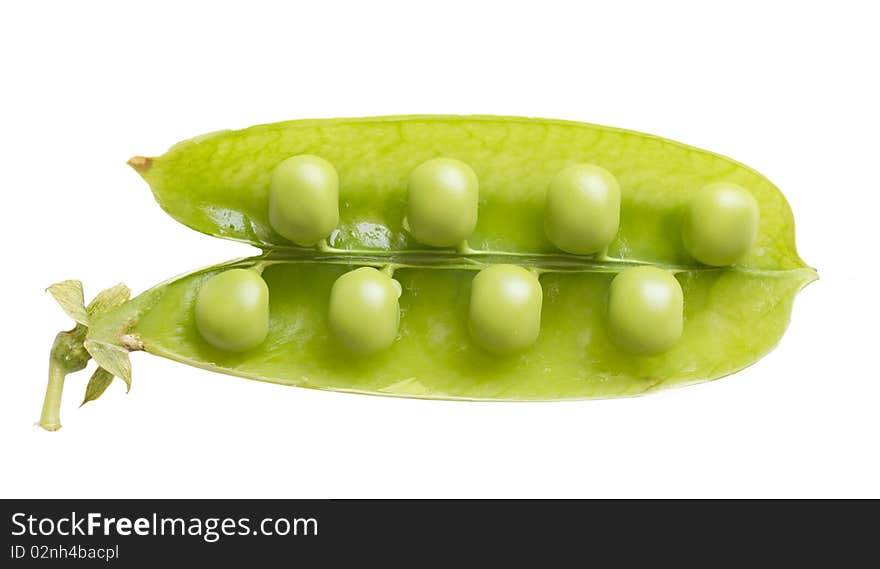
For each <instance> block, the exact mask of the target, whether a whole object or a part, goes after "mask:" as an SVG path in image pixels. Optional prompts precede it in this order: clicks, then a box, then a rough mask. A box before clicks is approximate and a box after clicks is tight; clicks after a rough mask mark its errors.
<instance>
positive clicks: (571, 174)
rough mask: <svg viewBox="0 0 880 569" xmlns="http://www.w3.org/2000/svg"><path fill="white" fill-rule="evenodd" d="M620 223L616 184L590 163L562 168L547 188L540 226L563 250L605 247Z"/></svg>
mask: <svg viewBox="0 0 880 569" xmlns="http://www.w3.org/2000/svg"><path fill="white" fill-rule="evenodd" d="M619 225H620V185H619V184H618V183H617V178H615V177H614V175H613V174H611V172H609V171H608V170H605V169H604V168H600V167H599V166H594V165H593V164H575V165H573V166H568V167H566V168H563V169H562V170H561V171H560V172H559V173H558V174H556V176H555V177H554V178H553V181H552V182H550V187H549V189H548V190H547V198H546V204H545V210H544V229H545V231H546V232H547V237H548V238H549V239H550V241H551V242H552V243H553V244H554V245H556V246H557V247H559V248H560V249H562V250H563V251H565V252H567V253H573V254H575V255H590V254H593V253H597V252H599V251H601V250H602V249H604V248H606V247H607V246H608V244H609V243H611V241H612V240H613V239H614V236H615V235H616V234H617V228H618V226H619Z"/></svg>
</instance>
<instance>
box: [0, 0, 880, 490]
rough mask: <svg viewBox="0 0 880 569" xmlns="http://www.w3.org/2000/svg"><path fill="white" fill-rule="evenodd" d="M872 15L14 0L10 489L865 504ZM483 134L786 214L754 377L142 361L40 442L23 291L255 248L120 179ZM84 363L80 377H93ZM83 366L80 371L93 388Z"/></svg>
mask: <svg viewBox="0 0 880 569" xmlns="http://www.w3.org/2000/svg"><path fill="white" fill-rule="evenodd" d="M871 11H872V6H871V3H870V2H864V3H856V2H844V1H839V0H838V1H835V2H827V3H812V2H791V3H786V2H775V3H771V2H755V3H752V2H742V1H739V2H730V3H727V4H726V5H725V4H721V3H709V2H692V3H682V2H639V3H636V2H598V3H587V2H568V3H566V2H554V1H547V0H544V1H541V2H534V3H519V2H499V3H481V2H476V1H473V0H472V1H468V2H453V1H451V0H445V1H443V2H431V3H418V2H399V3H391V2H380V1H372V2H347V3H344V2H330V1H325V0H322V1H311V2H278V3H274V4H272V3H263V2H256V1H253V0H251V1H248V2H240V3H237V4H235V5H233V4H225V3H222V2H205V3H199V2H187V3H184V2H156V1H149V2H144V1H141V2H107V3H104V4H99V3H95V2H85V1H79V2H55V3H50V2H38V1H34V2H18V3H12V2H9V3H4V4H3V8H0V54H2V56H0V57H2V70H0V73H2V76H0V84H2V87H0V99H2V104H0V115H2V116H0V118H2V120H0V129H2V132H0V146H2V154H0V156H2V172H3V176H2V192H3V193H2V195H3V196H4V206H3V216H2V218H3V229H4V232H3V233H4V235H3V237H4V239H3V245H2V247H3V260H4V263H3V266H4V267H5V269H4V277H3V278H2V280H0V286H2V287H3V288H2V293H3V294H2V298H3V304H2V307H3V308H2V318H0V334H2V344H0V345H2V367H0V369H2V383H0V447H2V448H0V456H2V458H0V461H2V467H0V482H2V484H0V495H2V496H3V497H14V496H23V497H160V496H161V497H527V496H528V497H598V496H623V497H627V496H695V497H698V496H730V497H739V496H873V497H880V483H878V480H880V458H878V435H880V418H878V417H880V415H878V413H880V374H878V371H877V362H878V350H877V346H878V339H880V335H878V332H877V322H878V318H880V312H878V300H877V299H878V296H880V295H878V292H877V291H878V287H880V274H878V269H877V267H878V265H880V260H878V255H877V251H878V239H877V233H878V219H880V218H878V213H877V211H878V197H877V196H878V193H880V187H878V186H880V181H878V180H880V177H878V168H877V163H878V160H880V143H878V140H880V138H878V136H880V134H878V133H880V120H878V116H880V110H878V101H880V90H878V85H877V56H878V54H880V42H878V39H877V38H878V35H877V31H876V21H877V18H876V14H872V13H871ZM409 113H490V114H505V115H527V116H544V117H553V118H564V119H571V120H583V121H588V122H595V123H600V124H607V125H613V126H619V127H625V128H632V129H636V130H642V131H647V132H651V133H655V134H659V135H662V136H666V137H669V138H673V139H677V140H680V141H682V142H686V143H689V144H693V145H696V146H699V147H703V148H707V149H710V150H714V151H717V152H720V153H722V154H726V155H729V156H731V157H733V158H736V159H738V160H740V161H742V162H745V163H746V164H749V165H750V166H752V167H754V168H756V169H758V170H759V171H761V172H762V173H764V174H765V175H767V176H768V177H769V178H770V179H771V180H773V181H774V182H775V183H776V184H777V185H778V186H779V187H780V188H782V190H783V192H784V193H785V194H786V196H787V197H788V199H789V201H790V203H791V205H792V208H793V210H794V213H795V217H796V219H797V224H798V227H797V229H798V231H797V238H798V248H799V250H800V253H801V255H802V256H803V258H804V259H805V260H806V261H807V262H808V263H810V264H811V265H813V266H815V267H817V268H818V269H819V272H820V275H821V280H820V281H819V282H817V283H815V284H813V285H811V286H810V287H808V288H807V289H806V290H805V291H804V292H803V293H802V294H801V295H800V296H799V297H798V300H797V301H796V303H795V307H794V312H793V317H792V322H791V326H790V328H789V331H788V332H787V334H786V336H785V338H784V339H783V340H782V342H781V344H780V345H779V347H778V348H777V349H776V350H775V351H774V352H773V353H772V354H770V355H769V356H767V357H766V358H765V359H763V360H761V361H760V362H759V363H758V364H757V365H755V366H753V367H751V368H749V369H747V370H745V371H743V372H742V373H739V374H737V375H735V376H732V377H729V378H727V379H724V380H721V381H718V382H715V383H710V384H704V385H700V386H696V387H689V388H685V389H680V390H675V391H671V392H666V393H662V394H658V395H653V396H648V397H642V398H636V399H627V400H610V401H597V402H577V403H531V404H515V403H502V404H499V403H495V404H491V403H449V402H430V401H414V400H405V399H388V398H380V397H364V396H357V395H344V394H337V393H327V392H318V391H310V390H305V389H294V388H285V387H281V386H273V385H267V384H260V383H254V382H250V381H246V380H243V379H239V378H234V377H227V376H222V375H217V374H211V373H208V372H204V371H200V370H197V369H193V368H189V367H185V366H182V365H180V364H176V363H172V362H169V361H166V360H163V359H160V358H157V357H153V356H149V355H146V354H135V355H134V356H133V364H134V372H135V374H134V383H133V388H132V391H131V393H130V394H129V395H125V393H124V388H123V385H122V383H121V382H117V383H115V384H114V385H112V386H111V387H110V389H109V390H108V392H107V393H106V394H105V395H104V397H103V398H102V399H101V400H99V401H97V402H96V403H92V404H89V405H87V406H86V407H83V408H81V409H78V408H77V406H78V404H79V402H80V400H81V397H82V393H83V390H84V388H85V383H86V380H87V378H88V373H87V372H83V373H80V374H78V375H74V376H71V377H70V378H69V379H68V384H67V390H66V392H65V399H64V404H63V413H62V420H63V423H64V428H63V429H61V430H60V431H58V432H56V433H46V432H44V431H42V430H41V429H39V428H36V427H34V426H33V425H34V422H35V421H36V419H37V417H38V415H39V409H40V405H41V401H42V395H43V389H44V387H45V375H46V366H47V355H48V350H49V346H50V343H51V341H52V338H53V336H54V334H55V332H57V331H58V330H61V329H64V328H67V327H69V326H70V321H69V320H68V319H67V317H66V316H65V315H64V314H63V313H62V312H61V310H60V309H58V308H57V307H56V305H55V303H54V301H53V300H52V299H51V298H50V297H49V296H48V295H47V294H46V293H44V292H43V291H44V288H45V287H46V286H47V285H49V284H51V283H53V282H56V281H59V280H62V279H66V278H79V279H82V280H83V281H84V283H85V285H86V292H87V295H90V294H93V293H95V292H97V291H98V290H99V289H101V288H104V287H107V286H110V285H112V284H115V283H116V282H118V281H120V280H124V281H125V282H126V283H127V284H129V285H130V286H131V287H132V289H133V290H134V291H135V292H141V291H143V290H145V289H147V288H149V287H150V286H152V285H154V284H156V283H158V282H160V281H162V280H164V279H166V278H168V277H170V276H172V275H175V274H178V273H181V272H185V271H188V270H190V269H193V268H196V267H201V266H204V265H208V264H212V263H215V262H220V261H223V260H226V259H231V258H234V257H238V256H242V255H248V254H250V253H251V252H252V250H251V249H250V248H249V247H247V246H244V245H240V244H235V243H231V242H225V241H222V240H218V239H212V238H209V237H207V236H204V235H201V234H198V233H196V232H194V231H192V230H190V229H187V228H186V227H184V226H182V225H179V224H178V223H177V222H175V221H173V220H172V219H171V218H170V217H168V216H167V215H166V214H165V213H163V212H162V211H161V210H160V208H159V207H158V206H157V205H156V203H155V202H154V201H153V199H152V197H151V195H150V192H149V190H148V188H147V186H146V185H145V184H144V183H143V182H142V181H141V180H140V178H139V177H138V176H137V175H136V174H135V173H134V172H133V171H131V170H130V169H129V168H128V167H127V166H126V165H125V161H126V159H128V158H129V157H130V156H132V155H135V154H146V155H151V154H153V155H155V154H159V153H161V152H163V151H164V150H165V149H166V148H167V147H169V146H170V145H171V144H173V143H174V142H177V141H178V140H181V139H184V138H187V137H190V136H193V135H196V134H200V133H203V132H208V131H213V130H218V129H222V128H237V127H245V126H249V125H251V124H256V123H262V122H271V121H277V120H283V119H291V118H310V117H337V116H360V115H382V114H409ZM89 369H90V370H91V368H89ZM89 373H90V372H89Z"/></svg>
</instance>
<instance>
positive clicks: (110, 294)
mask: <svg viewBox="0 0 880 569" xmlns="http://www.w3.org/2000/svg"><path fill="white" fill-rule="evenodd" d="M130 296H131V290H129V288H128V287H127V286H125V285H124V284H123V283H119V284H117V285H115V286H112V287H110V288H108V289H104V290H102V291H101V292H99V293H98V294H97V295H96V296H95V298H93V299H92V301H91V302H90V303H89V305H88V306H87V307H86V312H87V313H88V315H89V317H91V318H93V319H95V318H98V317H100V316H101V315H103V314H106V313H107V312H110V311H111V310H113V309H114V308H116V307H118V306H121V305H122V304H124V303H125V302H126V301H127V300H128V299H129V297H130Z"/></svg>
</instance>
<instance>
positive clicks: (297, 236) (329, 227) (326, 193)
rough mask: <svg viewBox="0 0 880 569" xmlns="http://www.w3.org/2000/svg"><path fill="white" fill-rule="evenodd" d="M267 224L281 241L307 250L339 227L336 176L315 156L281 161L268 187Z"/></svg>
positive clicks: (294, 157) (337, 177) (337, 180)
mask: <svg viewBox="0 0 880 569" xmlns="http://www.w3.org/2000/svg"><path fill="white" fill-rule="evenodd" d="M269 223H270V224H271V225H272V228H273V229H274V230H275V231H277V232H278V233H279V234H280V235H281V236H282V237H284V238H286V239H289V240H290V241H293V242H294V243H296V244H297V245H301V246H303V247H309V246H312V245H314V244H315V243H317V242H319V241H320V240H321V239H324V238H326V237H327V236H328V235H330V232H332V231H333V229H334V228H336V225H337V224H338V223H339V176H338V175H337V173H336V169H335V168H334V167H333V165H332V164H331V163H330V162H328V161H326V160H324V159H323V158H320V157H318V156H312V155H309V154H301V155H299V156H293V157H291V158H288V159H286V160H284V161H282V162H281V163H280V164H278V166H276V167H275V170H274V171H273V172H272V181H271V182H270V184H269Z"/></svg>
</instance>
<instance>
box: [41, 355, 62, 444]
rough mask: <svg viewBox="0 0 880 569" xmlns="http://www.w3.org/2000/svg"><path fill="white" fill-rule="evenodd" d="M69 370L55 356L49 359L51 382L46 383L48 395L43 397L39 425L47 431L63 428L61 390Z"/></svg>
mask: <svg viewBox="0 0 880 569" xmlns="http://www.w3.org/2000/svg"><path fill="white" fill-rule="evenodd" d="M65 377H67V372H66V371H65V370H64V368H63V367H62V366H61V363H60V362H58V361H56V360H55V358H52V359H50V360H49V383H48V385H46V397H45V399H43V412H42V413H41V414H40V423H39V425H40V426H41V427H43V428H44V429H46V430H47V431H57V430H58V429H60V428H61V392H62V391H63V390H64V378H65Z"/></svg>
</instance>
